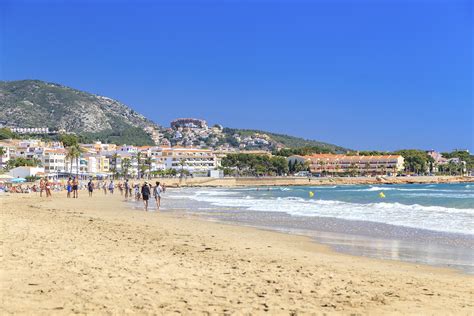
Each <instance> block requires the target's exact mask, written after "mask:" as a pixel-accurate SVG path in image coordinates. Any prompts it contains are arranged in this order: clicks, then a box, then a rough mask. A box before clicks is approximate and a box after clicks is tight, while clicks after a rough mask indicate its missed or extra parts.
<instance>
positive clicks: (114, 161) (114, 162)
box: [110, 153, 118, 180]
mask: <svg viewBox="0 0 474 316" xmlns="http://www.w3.org/2000/svg"><path fill="white" fill-rule="evenodd" d="M117 158H118V154H117V153H114V154H113V155H112V166H113V167H112V168H110V171H112V176H113V179H114V180H115V179H116V178H118V170H117Z"/></svg>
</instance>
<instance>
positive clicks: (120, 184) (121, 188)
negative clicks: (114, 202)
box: [118, 182, 123, 195]
mask: <svg viewBox="0 0 474 316" xmlns="http://www.w3.org/2000/svg"><path fill="white" fill-rule="evenodd" d="M118 188H119V191H120V195H123V185H122V182H119V184H118Z"/></svg>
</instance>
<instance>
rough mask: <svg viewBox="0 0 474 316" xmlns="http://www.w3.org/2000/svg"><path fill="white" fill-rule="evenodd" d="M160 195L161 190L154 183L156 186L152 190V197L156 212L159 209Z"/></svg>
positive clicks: (157, 183)
mask: <svg viewBox="0 0 474 316" xmlns="http://www.w3.org/2000/svg"><path fill="white" fill-rule="evenodd" d="M162 193H163V188H162V187H161V185H160V183H159V182H156V186H155V187H154V188H153V196H154V197H155V201H156V209H157V210H159V209H160V205H161V194H162Z"/></svg>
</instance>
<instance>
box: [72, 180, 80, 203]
mask: <svg viewBox="0 0 474 316" xmlns="http://www.w3.org/2000/svg"><path fill="white" fill-rule="evenodd" d="M78 189H79V181H78V180H77V178H76V177H74V178H73V179H72V198H73V199H77V198H78V197H79V194H78V192H77V190H78Z"/></svg>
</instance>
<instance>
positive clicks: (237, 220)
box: [130, 188, 474, 274]
mask: <svg viewBox="0 0 474 316" xmlns="http://www.w3.org/2000/svg"><path fill="white" fill-rule="evenodd" d="M195 190H197V191H195ZM230 190H231V189H230ZM197 192H199V189H197V188H182V189H181V190H180V189H170V191H169V193H168V194H169V195H167V196H166V204H165V205H166V206H165V207H166V209H164V210H163V211H164V212H176V211H178V212H182V213H184V214H189V215H190V216H193V217H197V218H201V219H203V220H210V221H212V222H219V223H225V224H230V225H238V226H245V227H253V228H257V229H264V230H268V231H274V232H280V233H288V234H293V235H299V236H307V237H309V238H311V239H312V240H313V241H315V242H317V243H319V244H324V245H328V246H330V247H331V249H333V250H334V251H336V252H338V253H343V254H350V255H355V256H362V257H367V258H377V259H384V260H396V261H401V262H411V263H415V264H428V265H430V266H437V267H446V268H451V269H455V270H458V271H460V272H462V273H466V274H474V266H473V265H472V264H473V260H474V257H472V256H470V255H469V254H470V253H472V251H473V249H474V248H473V247H474V245H473V241H474V235H472V234H468V233H461V232H449V231H442V230H430V229H427V228H420V227H410V226H404V225H395V224H390V223H384V222H377V221H371V220H370V219H366V220H363V219H358V220H354V219H344V218H336V217H324V216H323V217H321V216H301V215H291V214H289V213H287V212H281V211H262V210H260V211H255V210H252V209H246V208H245V207H244V208H239V207H232V206H227V207H226V206H224V204H218V205H217V206H214V205H213V204H212V202H202V201H199V199H198V200H193V199H192V198H191V199H186V198H185V197H186V196H188V195H190V196H193V195H194V194H196V193H197ZM218 192H221V191H218ZM176 195H177V196H176ZM224 203H225V202H224ZM130 205H132V207H133V208H134V209H135V210H139V209H141V208H142V203H141V202H130ZM152 205H153V204H152ZM219 205H220V206H219ZM230 205H232V204H230Z"/></svg>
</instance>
